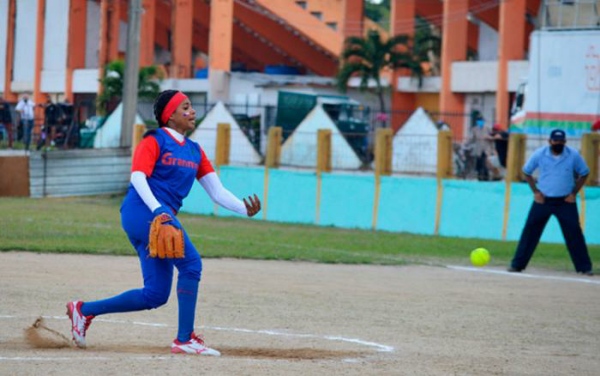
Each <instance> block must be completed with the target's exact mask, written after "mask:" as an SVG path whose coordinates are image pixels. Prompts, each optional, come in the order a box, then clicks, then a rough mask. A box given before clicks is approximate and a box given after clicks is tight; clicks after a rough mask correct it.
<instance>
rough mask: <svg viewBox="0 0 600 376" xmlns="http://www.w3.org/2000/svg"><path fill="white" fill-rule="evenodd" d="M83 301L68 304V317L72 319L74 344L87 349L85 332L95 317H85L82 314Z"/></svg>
mask: <svg viewBox="0 0 600 376" xmlns="http://www.w3.org/2000/svg"><path fill="white" fill-rule="evenodd" d="M82 304H83V302H82V301H81V300H75V301H73V302H69V303H67V315H69V318H70V319H71V334H72V335H73V342H75V344H76V345H77V347H80V348H82V349H84V348H85V346H86V345H85V332H86V331H87V330H88V328H89V327H90V324H91V323H92V319H93V318H94V316H84V315H83V314H82V313H81V305H82Z"/></svg>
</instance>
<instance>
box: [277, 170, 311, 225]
mask: <svg viewBox="0 0 600 376" xmlns="http://www.w3.org/2000/svg"><path fill="white" fill-rule="evenodd" d="M316 202H317V176H316V174H315V173H314V172H297V171H284V170H275V169H271V170H270V171H269V200H268V208H267V219H268V220H269V221H277V222H293V223H307V224H314V223H315V215H316V214H315V213H316Z"/></svg>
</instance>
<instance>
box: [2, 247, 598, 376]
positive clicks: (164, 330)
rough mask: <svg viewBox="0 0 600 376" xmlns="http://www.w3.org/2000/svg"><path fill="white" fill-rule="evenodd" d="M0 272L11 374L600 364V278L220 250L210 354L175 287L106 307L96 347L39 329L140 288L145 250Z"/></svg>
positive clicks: (13, 258) (538, 371)
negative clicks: (167, 294) (187, 341)
mask: <svg viewBox="0 0 600 376" xmlns="http://www.w3.org/2000/svg"><path fill="white" fill-rule="evenodd" d="M0 276H1V277H0V295H1V298H0V375H62V376H70V375H79V374H85V375H189V374H207V375H363V376H364V375H544V376H546V375H598V374H600V357H599V356H598V354H599V353H600V340H599V339H600V303H599V301H598V297H599V296H600V278H599V277H581V278H579V277H578V276H576V275H574V274H559V273H549V272H543V271H539V270H532V271H529V273H527V274H525V275H517V274H509V273H505V272H503V271H501V270H499V269H493V268H484V269H481V270H473V269H471V268H462V267H448V268H442V267H428V266H405V267H386V266H351V265H322V264H311V263H295V262H277V261H247V260H230V259H221V260H217V259H207V260H204V275H203V281H202V285H201V288H200V292H201V296H200V302H199V307H198V313H199V314H198V319H197V322H196V326H197V328H198V331H199V332H203V333H204V335H205V337H206V341H207V343H208V344H209V345H210V346H212V347H214V348H216V349H218V350H220V351H221V352H222V353H223V356H222V357H220V358H211V357H198V356H189V355H188V356H185V355H170V353H169V345H170V343H171V341H172V339H173V337H174V336H175V333H176V324H177V310H176V309H177V301H176V299H175V294H172V295H171V298H170V300H169V303H168V304H167V305H166V306H164V307H161V308H159V309H157V310H153V311H144V312H136V313H127V314H114V315H105V316H101V317H98V318H96V319H95V320H94V322H93V324H92V326H91V327H90V330H89V332H88V336H87V340H88V349H86V350H80V349H76V348H73V347H70V346H65V345H64V344H63V345H60V336H59V335H57V334H53V333H50V332H49V331H45V330H43V331H41V332H40V333H39V334H40V335H41V336H42V337H47V338H46V342H44V341H38V340H36V339H32V338H31V336H29V337H27V333H28V331H27V330H26V329H27V328H28V327H30V326H31V325H32V324H33V323H34V322H35V321H36V319H37V318H38V317H40V316H42V317H43V323H45V325H46V326H47V327H48V328H50V329H52V330H55V331H57V332H58V333H60V334H62V335H63V336H69V322H68V320H67V318H66V315H65V303H66V302H67V301H68V300H70V299H83V300H92V299H97V298H104V297H108V296H110V295H113V294H115V293H120V292H121V291H124V290H127V289H130V288H135V287H138V286H139V285H140V283H141V276H140V272H139V266H138V261H137V258H135V257H109V256H82V255H46V254H44V255H39V254H34V253H24V252H8V253H0ZM29 334H30V335H31V329H30V330H29ZM28 339H29V340H28ZM36 341H37V342H36ZM36 343H37V344H38V345H37V346H34V345H35V344H36Z"/></svg>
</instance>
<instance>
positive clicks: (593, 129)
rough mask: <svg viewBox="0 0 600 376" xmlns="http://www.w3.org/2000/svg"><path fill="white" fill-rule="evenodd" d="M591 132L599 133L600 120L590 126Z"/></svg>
mask: <svg viewBox="0 0 600 376" xmlns="http://www.w3.org/2000/svg"><path fill="white" fill-rule="evenodd" d="M592 132H600V118H598V120H596V121H595V122H594V124H592Z"/></svg>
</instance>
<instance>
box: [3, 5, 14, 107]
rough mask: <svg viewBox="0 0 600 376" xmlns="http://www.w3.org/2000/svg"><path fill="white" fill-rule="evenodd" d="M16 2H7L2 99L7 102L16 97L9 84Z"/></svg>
mask: <svg viewBox="0 0 600 376" xmlns="http://www.w3.org/2000/svg"><path fill="white" fill-rule="evenodd" d="M16 1H17V0H9V1H8V19H7V21H8V22H7V25H6V60H5V67H6V68H5V69H6V70H5V72H4V99H5V100H7V101H16V100H17V95H16V94H15V93H13V92H12V90H11V87H10V86H11V83H12V78H13V66H14V56H15V15H16V9H17V7H16Z"/></svg>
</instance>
